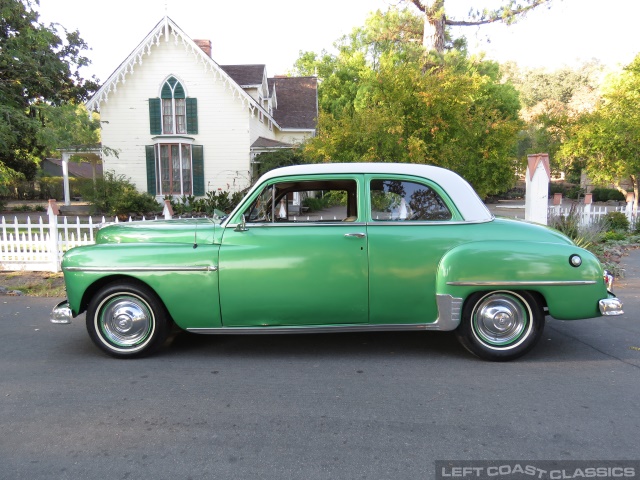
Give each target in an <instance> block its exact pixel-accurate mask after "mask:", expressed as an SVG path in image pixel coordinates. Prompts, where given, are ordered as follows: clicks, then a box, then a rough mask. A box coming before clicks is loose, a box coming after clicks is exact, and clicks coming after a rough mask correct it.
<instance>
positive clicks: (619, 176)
mask: <svg viewBox="0 0 640 480" xmlns="http://www.w3.org/2000/svg"><path fill="white" fill-rule="evenodd" d="M639 104H640V55H639V56H637V57H636V58H635V59H634V60H633V62H631V64H629V65H628V66H627V67H626V68H625V69H624V70H623V72H622V73H620V74H618V75H614V76H611V77H610V78H609V79H608V80H607V82H605V84H604V85H603V95H602V100H601V102H600V103H599V104H598V105H597V107H596V108H595V109H594V110H593V111H591V112H587V113H585V114H584V115H581V116H580V117H578V118H577V119H576V120H575V121H574V122H572V124H571V126H570V128H569V130H568V133H569V135H568V138H567V141H566V142H565V143H564V144H563V145H562V148H561V150H560V154H561V155H562V156H563V158H564V159H565V160H566V161H568V162H580V163H581V164H584V165H585V167H586V171H587V174H588V175H589V177H591V179H592V180H593V181H594V182H595V183H599V184H608V183H610V184H612V185H614V186H615V187H616V188H617V189H618V190H619V191H621V192H622V193H624V194H626V193H627V192H628V191H633V193H634V194H635V208H636V209H637V207H638V193H639V192H638V190H639V187H640V111H639V110H638V105H639Z"/></svg>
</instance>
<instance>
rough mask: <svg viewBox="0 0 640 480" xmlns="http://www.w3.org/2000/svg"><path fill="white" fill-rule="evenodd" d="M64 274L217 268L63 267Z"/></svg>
mask: <svg viewBox="0 0 640 480" xmlns="http://www.w3.org/2000/svg"><path fill="white" fill-rule="evenodd" d="M62 270H64V271H65V272H125V273H128V272H215V271H217V270H218V267H211V266H196V267H181V266H164V267H63V268H62Z"/></svg>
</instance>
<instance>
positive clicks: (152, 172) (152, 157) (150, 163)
mask: <svg viewBox="0 0 640 480" xmlns="http://www.w3.org/2000/svg"><path fill="white" fill-rule="evenodd" d="M144 149H145V152H146V154H147V192H149V193H150V194H151V195H154V196H155V194H156V152H155V148H154V146H153V145H145V147H144Z"/></svg>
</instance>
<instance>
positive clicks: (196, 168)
mask: <svg viewBox="0 0 640 480" xmlns="http://www.w3.org/2000/svg"><path fill="white" fill-rule="evenodd" d="M191 162H192V163H193V167H192V168H193V194H194V195H195V196H196V197H201V196H203V195H204V149H203V147H202V145H192V146H191Z"/></svg>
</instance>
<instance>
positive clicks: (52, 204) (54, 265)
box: [47, 199, 60, 272]
mask: <svg viewBox="0 0 640 480" xmlns="http://www.w3.org/2000/svg"><path fill="white" fill-rule="evenodd" d="M59 214H60V210H59V209H58V205H56V201H55V199H51V200H49V206H48V207H47V215H48V216H49V262H51V271H52V272H59V271H60V268H59V258H60V252H59V245H58V215H59Z"/></svg>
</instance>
